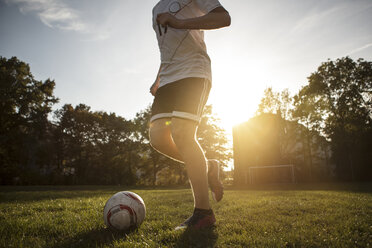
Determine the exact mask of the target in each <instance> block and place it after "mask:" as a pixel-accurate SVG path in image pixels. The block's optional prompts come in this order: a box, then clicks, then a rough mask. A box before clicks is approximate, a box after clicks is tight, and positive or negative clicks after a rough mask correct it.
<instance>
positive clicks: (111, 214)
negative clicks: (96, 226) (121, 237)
mask: <svg viewBox="0 0 372 248" xmlns="http://www.w3.org/2000/svg"><path fill="white" fill-rule="evenodd" d="M145 216H146V206H145V202H144V201H143V200H142V198H141V197H140V196H139V195H137V194H135V193H133V192H130V191H121V192H118V193H116V194H115V195H113V196H111V198H110V199H109V200H108V201H107V202H106V205H105V208H104V209H103V219H104V221H105V225H106V226H107V227H109V228H111V229H114V230H117V231H125V230H129V229H132V228H137V227H139V226H140V225H141V223H142V222H143V220H144V219H145Z"/></svg>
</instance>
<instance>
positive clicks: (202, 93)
mask: <svg viewBox="0 0 372 248" xmlns="http://www.w3.org/2000/svg"><path fill="white" fill-rule="evenodd" d="M210 89H211V84H210V82H209V80H208V79H205V78H184V79H181V80H178V81H176V82H173V83H169V84H166V85H164V86H162V87H160V88H159V89H158V90H157V91H156V94H155V99H154V103H153V104H152V108H151V122H152V121H154V120H157V119H160V118H174V117H177V118H183V119H188V120H192V121H196V122H200V120H201V115H202V113H203V109H204V106H205V104H206V102H207V100H208V96H209V91H210Z"/></svg>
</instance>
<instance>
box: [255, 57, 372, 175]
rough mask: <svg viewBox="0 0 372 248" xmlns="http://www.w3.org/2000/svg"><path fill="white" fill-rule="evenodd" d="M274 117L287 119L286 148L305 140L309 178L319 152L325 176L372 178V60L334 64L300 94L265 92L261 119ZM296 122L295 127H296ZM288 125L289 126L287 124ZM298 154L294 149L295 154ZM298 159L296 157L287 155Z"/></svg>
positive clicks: (319, 72) (321, 70)
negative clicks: (264, 116)
mask: <svg viewBox="0 0 372 248" xmlns="http://www.w3.org/2000/svg"><path fill="white" fill-rule="evenodd" d="M263 113H273V114H277V115H279V116H280V117H281V118H282V119H283V120H285V121H286V123H287V126H286V128H287V129H286V130H284V131H288V129H289V130H290V128H288V127H289V126H292V127H293V126H295V128H292V132H284V131H283V132H282V134H281V146H282V149H283V150H285V146H286V145H287V144H288V143H290V142H289V141H290V140H292V141H293V140H294V139H296V138H297V139H300V140H302V141H303V142H302V143H303V144H304V147H303V149H302V150H301V151H300V152H301V153H303V157H304V158H305V159H304V161H303V163H304V164H302V166H303V167H306V168H307V169H306V171H307V174H308V175H307V177H308V179H310V180H312V179H315V178H314V174H315V172H316V171H315V167H316V163H317V161H316V159H317V158H318V157H319V156H318V155H319V152H320V153H321V155H322V156H323V158H324V160H325V163H327V167H328V168H331V170H332V171H323V172H322V174H323V175H317V176H316V177H317V178H319V177H321V176H324V174H328V175H327V176H328V179H329V177H332V176H333V177H335V178H336V179H338V180H351V181H361V180H371V179H372V62H371V61H365V60H363V59H358V60H357V61H354V60H352V59H351V58H349V57H344V58H340V59H336V60H335V61H332V60H328V61H326V62H324V63H322V64H321V65H320V66H319V67H318V68H317V70H316V71H315V72H313V73H311V75H310V76H309V77H308V84H306V85H305V86H303V87H302V88H301V89H300V90H299V91H298V93H297V94H295V95H293V96H291V95H290V93H289V91H288V90H287V89H286V90H283V91H282V92H274V91H273V90H272V88H268V89H266V90H265V93H264V97H263V98H262V100H261V103H260V105H259V107H258V110H257V113H256V114H257V115H260V114H263ZM293 124H294V125H293ZM283 127H285V126H283ZM292 151H293V150H292ZM283 154H284V155H287V156H290V157H292V158H293V157H296V156H295V154H289V152H283Z"/></svg>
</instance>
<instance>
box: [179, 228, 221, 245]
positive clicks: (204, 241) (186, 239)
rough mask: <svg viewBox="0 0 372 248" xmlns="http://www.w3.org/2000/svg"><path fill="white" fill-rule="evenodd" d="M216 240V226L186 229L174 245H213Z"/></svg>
mask: <svg viewBox="0 0 372 248" xmlns="http://www.w3.org/2000/svg"><path fill="white" fill-rule="evenodd" d="M217 240H218V232H217V229H216V228H208V229H203V230H192V229H186V230H185V231H184V232H183V233H182V234H181V235H180V237H179V239H178V240H177V241H176V244H175V247H195V248H199V247H200V248H202V247H203V248H207V247H215V245H216V242H217Z"/></svg>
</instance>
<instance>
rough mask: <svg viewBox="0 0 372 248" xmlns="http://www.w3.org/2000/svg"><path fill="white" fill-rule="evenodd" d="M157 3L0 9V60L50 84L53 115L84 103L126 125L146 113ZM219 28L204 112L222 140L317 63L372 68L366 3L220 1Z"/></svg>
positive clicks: (371, 24)
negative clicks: (357, 62) (223, 12)
mask: <svg viewBox="0 0 372 248" xmlns="http://www.w3.org/2000/svg"><path fill="white" fill-rule="evenodd" d="M157 2H158V1H157V0H110V1H103V0H79V1H73V0H0V56H3V57H6V58H10V57H12V56H16V57H18V58H19V59H20V60H22V61H24V62H26V63H28V64H29V65H30V67H31V72H32V73H33V75H34V77H35V78H36V79H37V80H46V79H47V78H51V79H53V80H55V82H56V89H55V91H54V93H55V96H56V97H58V98H59V99H60V102H59V104H57V105H56V106H55V107H54V109H57V108H60V107H61V106H63V105H64V104H66V103H69V104H73V105H76V104H79V103H84V104H87V105H88V106H90V107H91V108H92V110H93V111H101V110H102V111H106V112H115V113H116V114H117V115H120V116H123V117H125V118H127V119H131V118H133V117H134V116H135V114H136V113H137V112H139V111H140V110H143V109H144V108H146V107H147V106H149V105H150V104H151V102H152V100H153V97H152V96H151V94H150V93H149V87H150V86H151V84H152V83H153V82H154V80H155V77H156V74H157V70H158V68H159V63H160V55H159V49H158V47H157V41H156V37H155V33H154V31H153V29H152V21H151V20H152V17H151V15H152V8H153V6H154V5H155V4H156V3H157ZM220 2H221V4H222V5H223V6H224V7H225V8H226V9H227V10H228V11H229V13H230V15H231V18H232V24H231V26H230V27H228V28H224V29H219V30H213V31H206V33H205V40H206V44H207V47H208V53H209V55H210V57H211V59H212V74H213V87H212V91H211V94H210V97H209V100H208V104H212V105H213V110H214V113H215V114H216V115H217V116H218V117H219V118H220V119H221V125H222V126H223V127H224V128H225V129H226V130H227V132H228V133H230V132H231V128H232V127H233V125H235V124H238V123H241V122H244V121H246V120H248V119H249V118H250V117H252V116H253V115H254V113H255V111H256V110H257V107H258V104H259V102H260V99H261V98H262V95H263V91H264V90H265V88H267V87H272V88H273V89H274V90H275V91H281V90H283V89H286V88H288V89H289V91H290V92H291V93H292V94H296V93H297V92H298V90H299V89H300V88H301V87H302V86H304V85H306V83H307V77H308V76H310V74H311V73H312V72H314V71H316V69H317V67H318V66H319V65H320V64H321V63H322V62H325V61H327V59H336V58H340V57H344V56H350V57H351V58H353V59H357V58H364V59H365V60H371V59H372V15H371V13H372V1H371V0H306V1H298V0H280V1H278V0H265V1H263V0H255V1H253V0H220Z"/></svg>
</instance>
